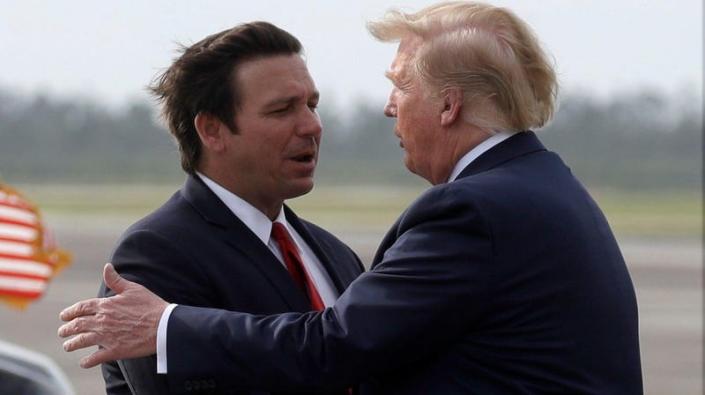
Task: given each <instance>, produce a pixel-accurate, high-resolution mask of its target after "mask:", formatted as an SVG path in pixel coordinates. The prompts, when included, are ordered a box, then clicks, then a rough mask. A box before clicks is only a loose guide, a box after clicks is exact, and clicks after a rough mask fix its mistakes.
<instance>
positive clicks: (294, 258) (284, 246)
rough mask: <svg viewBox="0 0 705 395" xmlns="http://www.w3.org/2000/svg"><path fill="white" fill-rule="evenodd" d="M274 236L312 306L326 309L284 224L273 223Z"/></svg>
mask: <svg viewBox="0 0 705 395" xmlns="http://www.w3.org/2000/svg"><path fill="white" fill-rule="evenodd" d="M272 237H273V238H274V240H275V241H276V242H277V244H278V245H279V251H280V252H281V253H282V257H283V258H284V264H286V268H287V270H289V274H291V277H292V278H293V279H294V282H295V283H296V285H298V286H299V288H300V289H301V290H302V291H304V292H306V295H308V300H310V301H311V307H312V308H313V309H314V310H318V311H321V310H323V309H325V308H326V306H325V305H324V304H323V300H322V299H321V295H319V294H318V291H317V290H316V286H315V285H314V284H313V281H312V280H311V277H310V276H309V275H308V272H307V271H306V268H305V267H304V262H303V261H302V260H301V256H300V255H299V251H298V250H297V249H296V245H295V244H294V241H293V240H292V239H291V236H289V232H287V231H286V228H285V227H284V225H282V224H281V223H279V222H274V223H272Z"/></svg>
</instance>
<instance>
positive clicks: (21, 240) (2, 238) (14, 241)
mask: <svg viewBox="0 0 705 395" xmlns="http://www.w3.org/2000/svg"><path fill="white" fill-rule="evenodd" d="M0 241H9V242H12V243H23V244H27V245H31V246H34V244H33V243H32V242H30V241H27V239H18V238H14V237H6V236H0Z"/></svg>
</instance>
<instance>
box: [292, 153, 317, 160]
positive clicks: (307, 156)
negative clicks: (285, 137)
mask: <svg viewBox="0 0 705 395" xmlns="http://www.w3.org/2000/svg"><path fill="white" fill-rule="evenodd" d="M290 159H291V160H293V161H295V162H300V163H308V162H312V161H313V160H314V159H316V154H315V153H309V152H304V153H301V154H298V155H294V156H292V157H291V158H290Z"/></svg>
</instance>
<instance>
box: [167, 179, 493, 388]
mask: <svg viewBox="0 0 705 395" xmlns="http://www.w3.org/2000/svg"><path fill="white" fill-rule="evenodd" d="M432 192H433V193H429V194H427V195H426V196H425V197H423V198H421V199H420V201H418V202H417V203H416V204H415V205H414V206H413V207H412V208H411V209H410V210H409V211H407V213H406V214H405V216H404V219H403V221H401V224H400V227H399V233H398V236H397V239H396V241H395V242H394V244H393V245H392V246H391V247H390V248H388V249H387V251H386V252H385V254H384V257H383V259H382V261H381V263H380V264H378V265H377V266H376V267H374V269H373V270H371V271H370V272H367V273H364V274H362V275H361V276H360V277H359V278H358V279H357V280H355V281H354V282H353V283H352V284H351V285H350V287H349V288H348V289H347V290H346V291H345V292H344V293H343V294H342V295H341V297H340V298H339V299H338V301H337V302H336V304H335V306H333V307H331V308H328V309H326V310H324V311H323V312H309V313H303V314H302V313H284V314H280V315H275V316H255V315H251V314H246V313H237V312H228V311H223V310H216V309H204V308H196V307H189V306H179V307H177V308H176V309H175V310H174V311H173V313H172V316H171V318H170V320H169V324H168V340H167V341H168V348H169V350H170V351H169V353H168V364H169V372H170V374H169V376H171V374H172V372H173V373H174V374H175V375H177V376H178V377H181V378H188V377H211V378H214V379H215V380H216V381H217V382H218V383H219V386H220V385H221V384H222V385H224V386H227V387H237V385H238V384H243V385H247V386H252V387H260V388H264V389H268V390H272V391H276V390H282V389H285V388H290V389H291V388H296V389H298V390H314V389H327V388H335V387H340V386H344V385H350V384H352V383H356V382H359V381H360V380H361V379H363V378H365V377H367V376H369V375H370V374H372V373H378V372H380V371H381V370H382V369H384V368H385V367H396V368H398V367H400V366H403V365H404V364H406V363H411V362H413V361H416V360H418V359H420V358H427V357H430V356H431V355H432V354H433V353H434V352H435V350H438V349H440V348H443V347H447V346H448V345H449V344H451V343H452V342H453V341H457V339H458V337H459V336H460V335H461V334H462V333H464V332H465V331H466V330H467V329H468V328H469V326H470V325H471V324H472V323H473V321H474V320H475V319H476V318H477V317H479V316H481V315H482V314H483V311H484V309H486V308H487V307H486V306H485V305H484V304H483V301H487V300H488V297H487V289H488V288H487V285H488V283H489V282H491V281H492V279H491V278H489V277H491V275H489V274H488V273H491V272H489V271H487V270H484V269H486V268H487V265H490V264H491V263H492V240H491V235H490V231H489V229H488V227H487V226H485V224H484V222H483V220H482V218H481V216H480V214H479V212H478V210H477V209H476V208H475V207H474V206H473V205H472V204H471V203H469V202H467V201H464V200H463V199H460V198H459V197H458V196H454V194H453V193H452V191H447V190H435V191H434V190H432ZM172 342H178V343H179V344H181V345H182V346H181V347H179V348H178V349H177V351H175V352H172V351H171V350H172V346H171V345H172ZM196 356H198V360H200V361H203V362H204V363H202V364H201V363H199V364H198V365H196V364H192V363H190V362H189V361H191V360H193V358H195V357H196ZM170 379H171V378H170Z"/></svg>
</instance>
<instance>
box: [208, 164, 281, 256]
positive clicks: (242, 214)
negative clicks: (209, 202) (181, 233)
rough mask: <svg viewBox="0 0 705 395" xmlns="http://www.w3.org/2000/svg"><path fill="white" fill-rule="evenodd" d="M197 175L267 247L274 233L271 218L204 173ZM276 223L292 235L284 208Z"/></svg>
mask: <svg viewBox="0 0 705 395" xmlns="http://www.w3.org/2000/svg"><path fill="white" fill-rule="evenodd" d="M196 174H198V176H199V177H200V178H201V180H203V182H204V183H205V184H206V186H208V188H210V190H211V191H213V193H215V195H216V196H218V198H219V199H220V200H222V201H223V203H225V205H226V206H227V207H228V208H229V209H230V211H232V212H233V214H235V216H237V217H238V218H239V219H240V221H242V222H243V223H244V224H245V226H247V227H248V228H249V229H250V230H251V231H252V233H254V234H255V235H256V236H257V237H258V238H259V239H260V240H262V242H263V243H264V244H265V245H266V244H268V243H269V238H270V236H271V233H272V221H271V220H270V219H269V217H267V216H266V215H264V213H263V212H261V211H259V210H258V209H256V208H255V207H254V206H253V205H251V204H250V203H248V202H247V201H245V200H244V199H242V198H241V197H239V196H237V195H235V194H234V193H232V192H230V191H228V190H227V189H225V188H223V187H222V186H220V185H218V184H217V183H216V182H215V181H213V180H211V179H210V178H208V177H206V176H205V175H203V174H202V173H199V172H196ZM275 221H276V222H281V223H282V224H284V227H286V230H287V231H289V233H291V230H290V229H289V226H288V224H287V222H286V216H285V215H284V210H283V208H282V209H279V215H278V216H277V218H276V219H275Z"/></svg>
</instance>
